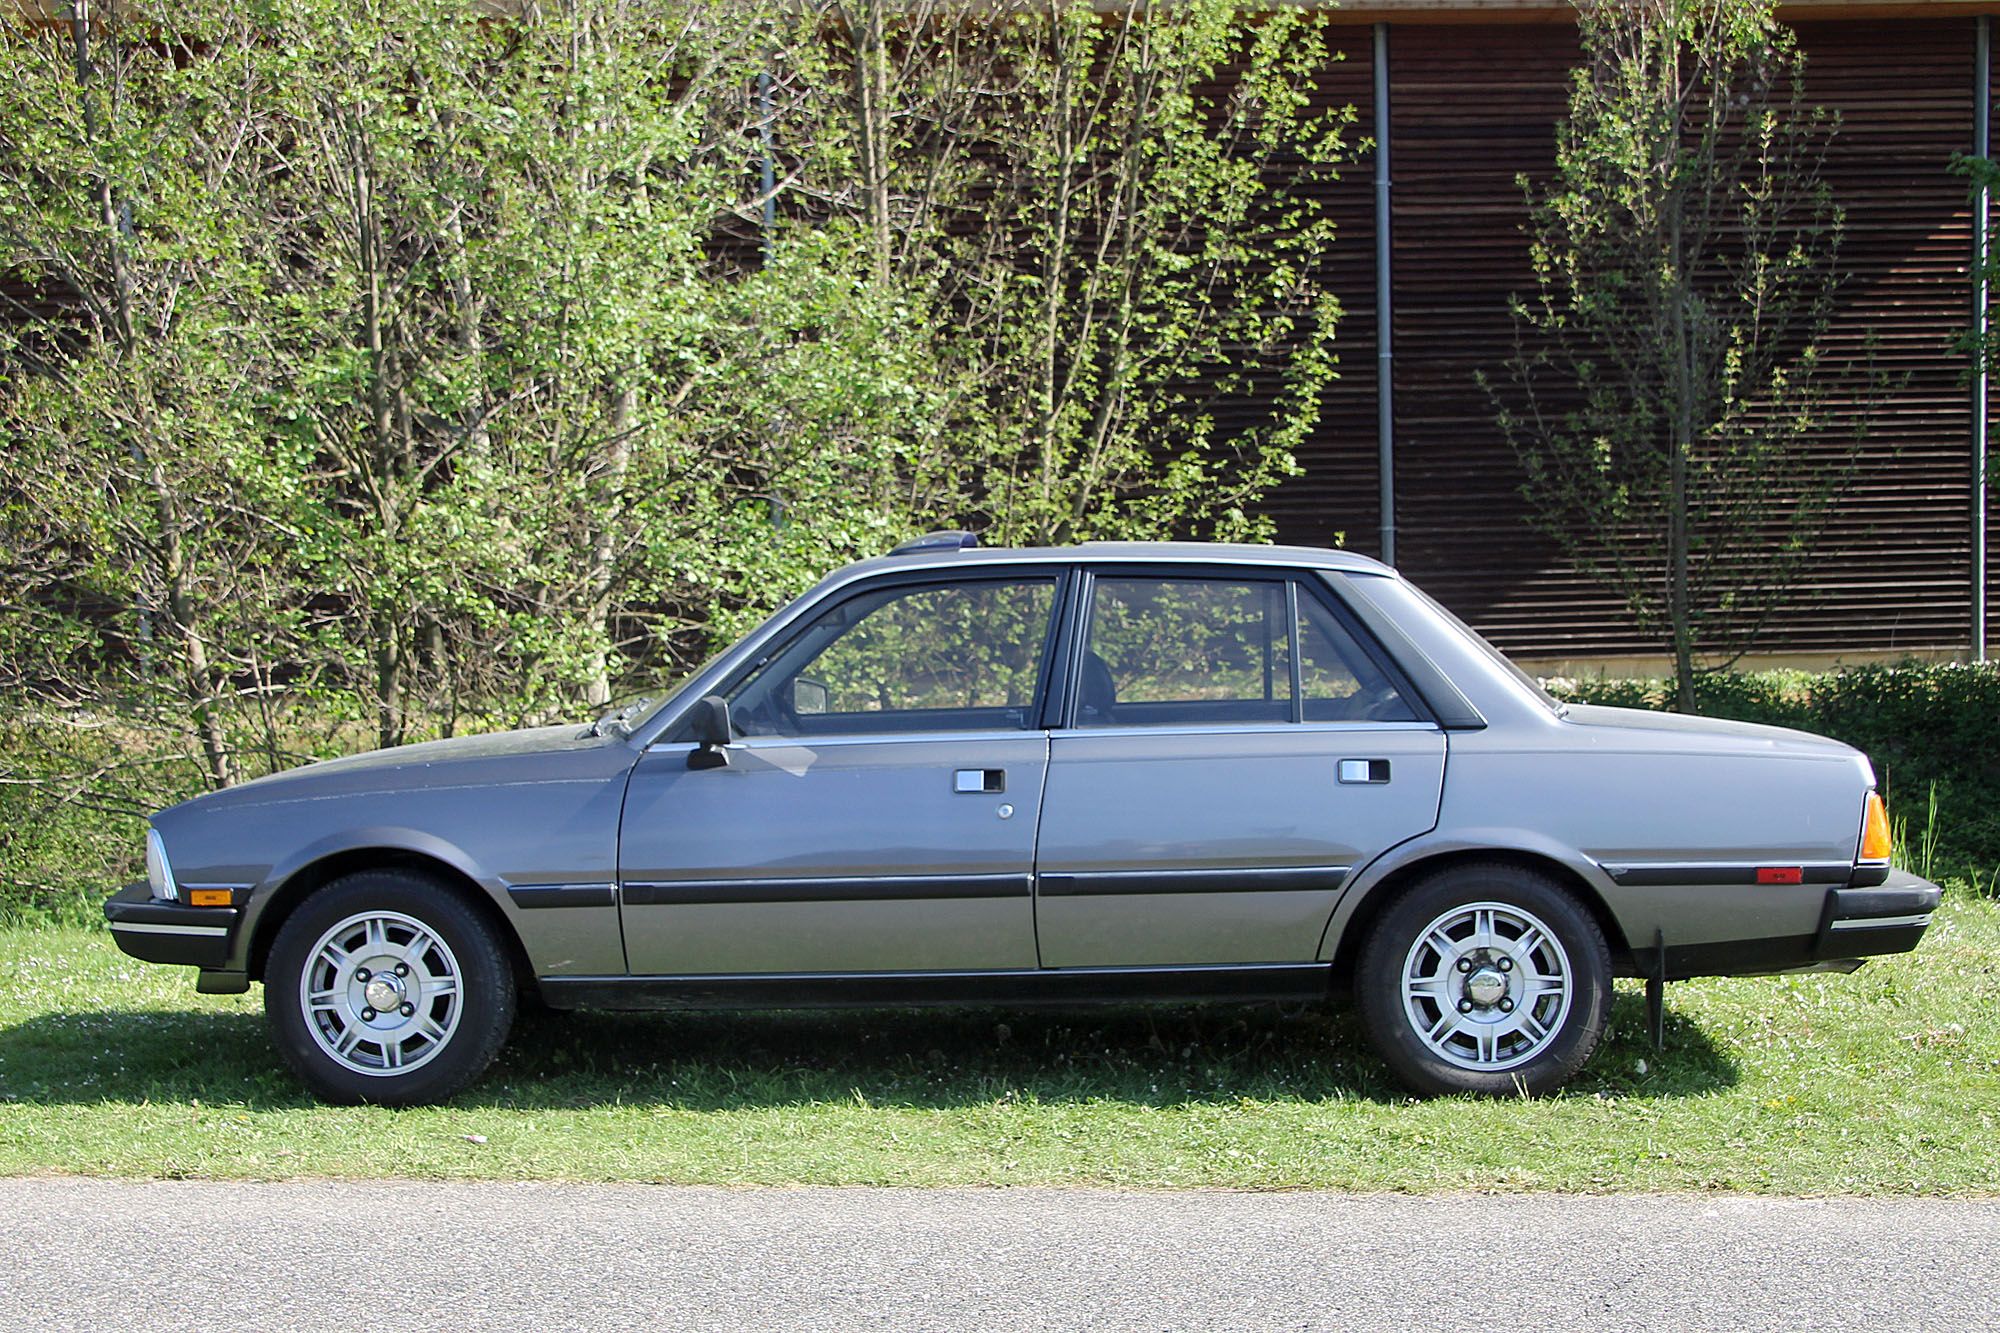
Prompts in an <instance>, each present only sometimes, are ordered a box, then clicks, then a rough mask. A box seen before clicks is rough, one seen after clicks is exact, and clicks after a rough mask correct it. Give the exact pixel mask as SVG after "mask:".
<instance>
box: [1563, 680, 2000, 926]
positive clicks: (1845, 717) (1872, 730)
mask: <svg viewBox="0 0 2000 1333" xmlns="http://www.w3.org/2000/svg"><path fill="white" fill-rule="evenodd" d="M1544 683H1545V684H1546V685H1547V686H1548V688H1549V690H1550V692H1551V693H1554V694H1555V695H1557V696H1558V697H1560V698H1565V699H1571V700H1574V701H1576V702H1578V703H1597V704H1612V705H1616V706H1619V707H1625V708H1656V709H1658V708H1665V707H1667V705H1668V701H1669V700H1670V699H1671V698H1672V692H1673V685H1672V682H1671V681H1666V680H1609V679H1606V680H1554V681H1547V682H1544ZM1695 698H1696V701H1697V703H1698V704H1699V706H1700V709H1701V711H1702V712H1703V713H1706V714H1708V715H1710V716H1712V717H1728V718H1737V719H1739V720H1742V721H1745V722H1764V723H1769V724H1771V725H1773V726H1780V727H1796V728H1798V729H1800V730H1802V731H1815V732H1819V733H1820V734H1822V735H1826V736H1832V737H1835V738H1836V739H1838V740H1843V741H1846V742H1847V743H1848V744H1849V745H1852V746H1854V747H1855V748H1856V749H1858V750H1861V751H1862V752H1864V753H1865V754H1867V755H1868V757H1869V758H1870V759H1872V760H1873V761H1874V763H1875V774H1876V777H1877V778H1878V779H1879V780H1880V782H1881V784H1882V794H1883V797H1884V798H1885V799H1886V800H1888V802H1889V806H1890V811H1891V814H1892V816H1894V817H1896V818H1897V819H1898V821H1899V823H1901V825H1902V827H1903V837H1902V839H1901V841H1902V842H1903V843H1904V844H1905V850H1906V851H1907V850H1909V848H1910V847H1911V846H1913V845H1916V844H1918V843H1920V842H1921V841H1923V840H1924V839H1925V837H1926V833H1927V832H1928V834H1929V837H1930V839H1932V840H1934V842H1935V854H1934V856H1933V857H1932V858H1931V864H1930V866H1929V869H1931V870H1932V871H1934V872H1935V873H1936V874H1940V875H1944V874H1951V875H1963V876H1965V877H1967V878H1969V879H1971V880H1972V881H1973V882H1974V883H1978V884H1986V885H1988V886H1990V885H1991V884H1992V883H1993V882H1994V879H1995V877H1996V873H2000V668H1996V667H1995V666H1994V665H1993V664H1991V663H1986V664H1980V665H1965V664H1961V663H1955V662H1951V663H1928V662H1905V663H1901V664H1899V665H1896V666H1881V665H1868V666H1854V667H1846V668H1843V669H1842V670H1839V671H1832V672H1826V673H1823V674H1811V673H1807V672H1800V671H1756V672H1745V673H1741V674H1720V673H1718V674H1711V675H1706V676H1703V677H1702V678H1701V680H1700V681H1699V683H1698V685H1697V687H1696V691H1695Z"/></svg>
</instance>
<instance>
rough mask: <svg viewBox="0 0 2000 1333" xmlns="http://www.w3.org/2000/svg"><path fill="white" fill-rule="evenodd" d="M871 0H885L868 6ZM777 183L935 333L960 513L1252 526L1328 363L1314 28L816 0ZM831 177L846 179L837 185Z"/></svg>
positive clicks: (1089, 532)
mask: <svg viewBox="0 0 2000 1333" xmlns="http://www.w3.org/2000/svg"><path fill="white" fill-rule="evenodd" d="M892 11H893V13H892ZM827 12H828V15H829V16H830V17H831V18H832V19H833V23H832V24H831V26H832V27H833V29H834V31H835V32H836V34H837V35H838V37H839V40H837V41H836V43H835V45H834V47H833V49H832V50H831V51H830V52H829V53H827V54H826V55H825V56H824V57H822V58H821V59H819V60H818V61H817V62H815V63H810V64H802V65H801V67H800V69H799V72H798V86H799V88H800V90H801V92H802V99H801V100H802V102H803V103H804V104H805V105H806V106H807V108H808V109H810V108H811V107H813V106H814V105H815V102H814V99H815V98H818V99H820V100H819V102H818V103H817V105H819V106H820V107H821V111H820V115H819V118H818V120H817V121H816V122H813V123H812V125H813V127H812V129H811V131H810V133H811V140H810V146H809V147H808V148H807V149H806V150H805V151H804V153H803V155H802V156H803V158H804V162H803V170H802V172H801V177H802V179H801V181H800V188H801V189H802V190H803V191H805V192H806V193H807V195H808V196H809V197H811V198H813V199H814V200H815V201H818V202H817V206H818V207H820V208H832V209H846V210H850V211H851V212H852V213H853V214H854V215H856V216H857V218H858V219H859V221H860V222H861V223H862V225H863V229H864V233H865V235H866V236H867V237H868V241H869V254H870V257H871V272H872V273H873V275H874V278H875V281H876V282H877V283H878V284H887V283H891V282H894V283H897V284H899V285H900V286H901V288H902V291H903V299H904V300H906V301H907V302H908V303H909V304H910V305H911V307H912V309H913V310H916V311H920V312H921V313H922V315H923V316H924V317H925V318H926V321H927V323H928V325H929V326H930V328H931V329H932V330H933V346H934V357H935V374H936V379H935V380H934V383H935V384H936V386H937V388H938V391H939V394H940V396H941V398H942V399H943V400H944V401H945V402H947V403H949V404H951V406H952V416H951V418H950V424H951V430H952V437H953V441H954V450H955V452H956V453H957V455H958V460H959V463H960V469H961V472H962V473H963V480H962V483H961V484H962V488H963V491H964V496H963V499H962V500H961V501H960V502H959V506H958V507H959V509H960V511H961V521H962V522H964V523H965V524H966V525H968V526H972V527H976V528H980V529H983V530H985V531H986V532H987V533H989V534H990V535H991V536H993V537H995V538H997V539H999V540H1002V541H1012V542H1026V543H1043V542H1061V541H1068V540H1077V539H1083V538H1090V537H1108V536H1123V537H1148V536H1155V537H1158V536H1171V535H1206V536H1214V537H1223V538H1229V537H1249V536H1254V535H1258V534H1260V533H1263V532H1266V531H1267V530H1268V524H1264V523H1260V522H1259V521H1258V520H1257V519H1256V518H1254V517H1253V516H1252V514H1251V508H1250V507H1251V504H1252V502H1253V501H1254V500H1255V499H1256V498H1257V497H1259V496H1261V495H1262V494H1263V493H1264V492H1266V491H1267V490H1268V489H1269V488H1270V487H1271V486H1273V485H1275V484H1276V483H1277V482H1278V481H1279V480H1280V479H1282V478H1283V477H1284V476H1287V475H1289V474H1291V473H1292V472H1294V471H1295V470H1296V464H1295V463H1294V461H1293V457H1292V452H1293V450H1294V448H1295V447H1296V446H1297V444H1298V443H1299V441H1300V440H1301V439H1302V438H1303V437H1304V435H1305V433H1306V432H1307V431H1309V430H1310V429H1311V428H1312V426H1313V424H1314V423H1315V422H1316V421H1317V420H1318V415H1319V404H1320V397H1321V394H1322V392H1323V390H1324V388H1325V386H1326V383H1327V381H1328V380H1329V379H1330V378H1331V376H1332V374H1333V371H1334V358H1333V352H1332V340H1333V332H1334V324H1335V321H1336V320H1337V318H1338V315H1339V306H1338V303H1337V302H1336V301H1335V300H1334V299H1333V297H1332V296H1331V294H1330V293H1328V292H1326V291H1324V290H1323V289H1322V288H1320V287H1319V286H1318V284H1317V281H1316V275H1317V272H1318V269H1319V265H1320V261H1321V259H1322V257H1323V255H1324V252H1325V249H1326V247H1327V246H1328V245H1329V244H1330V243H1331V241H1332V224H1331V221H1330V219H1329V218H1328V217H1327V215H1326V213H1325V211H1324V209H1323V207H1322V206H1321V197H1320V194H1319V190H1320V187H1321V186H1322V185H1323V183H1324V182H1326V181H1329V180H1331V179H1333V178H1334V176H1335V175H1336V174H1337V171H1338V167H1339V165H1340V164H1341V163H1342V162H1343V161H1344V160H1345V159H1346V156H1347V152H1348V149H1347V146H1346V144H1345V142H1344V140H1343V138H1342V131H1343V129H1344V127H1345V125H1346V124H1347V123H1348V122H1349V120H1350V119H1351V116H1352V108H1347V107H1328V106H1326V105H1324V104H1323V102H1322V101H1320V100H1316V96H1315V95H1316V91H1317V90H1316V86H1315V78H1316V75H1317V73H1318V72H1319V71H1320V70H1321V69H1322V68H1323V67H1324V65H1325V62H1326V61H1327V59H1328V55H1327V51H1326V48H1325V44H1324V42H1323V40H1322V36H1321V28H1322V22H1323V21H1322V19H1320V18H1319V17H1317V16H1312V15H1307V14H1302V13H1299V12H1297V11H1289V10H1279V11H1277V12H1274V13H1260V14H1258V15H1257V16H1256V17H1255V18H1254V19H1252V18H1251V17H1250V16H1249V15H1247V14H1246V11H1245V10H1244V8H1243V7H1242V6H1240V5H1238V4H1236V3H1233V2H1232V0H1194V2H1193V3H1189V4H1185V5H1174V6H1156V5H1155V6H1148V5H1143V4H1140V3H1137V0H1132V2H1130V3H1124V4H1119V5H1113V6H1105V5H1101V4H1092V3H1089V2H1088V0H1016V2H1015V3H1004V4H998V5H989V6H980V7H976V8H973V9H970V10H968V9H966V8H965V7H963V6H950V5H941V4H929V5H919V6H891V5H890V4H888V3H887V0H842V2H840V3H832V4H830V5H829V6H828V11H827ZM850 187H851V188H850Z"/></svg>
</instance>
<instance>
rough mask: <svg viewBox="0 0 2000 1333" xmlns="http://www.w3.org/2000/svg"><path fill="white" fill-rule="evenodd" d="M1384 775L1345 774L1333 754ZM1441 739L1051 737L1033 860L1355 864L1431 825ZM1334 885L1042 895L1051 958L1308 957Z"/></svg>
mask: <svg viewBox="0 0 2000 1333" xmlns="http://www.w3.org/2000/svg"><path fill="white" fill-rule="evenodd" d="M1347 758H1360V759H1387V760H1388V761H1389V762H1390V766H1391V780H1390V781H1389V782H1387V783H1384V784H1381V785H1356V784H1343V783H1341V782H1340V781H1338V779H1337V776H1336V774H1337V770H1338V767H1339V763H1340V760H1342V759H1347ZM1443 780H1444V737H1443V735H1442V733H1440V732H1439V731H1438V730H1437V729H1436V728H1434V727H1429V726H1416V725H1410V724H1402V725H1383V726H1370V725H1367V724H1361V723H1355V724H1345V725H1291V726H1285V725H1271V726H1262V727H1248V728H1221V727H1215V728H1179V727H1162V728H1131V729H1117V728H1113V729H1110V730H1091V731H1071V732H1058V733H1057V734H1056V735H1055V737H1054V739H1053V741H1052V742H1051V746H1050V760H1049V788H1048V798H1047V800H1046V802H1045V803H1044V809H1043V814H1042V834H1041V853H1040V856H1039V858H1038V859H1039V865H1038V869H1039V870H1040V872H1041V873H1042V874H1044V875H1049V874H1064V873H1079V872H1083V873H1089V872H1105V871H1125V870H1138V869H1152V870H1159V871H1168V872H1171V871H1175V870H1208V869H1235V868H1242V869H1252V868H1257V867H1282V866H1354V865H1359V864H1362V863H1364V862H1367V861H1370V860H1373V859H1374V857H1375V856H1376V855H1377V854H1379V853H1380V852H1381V851H1383V850H1384V849H1385V848H1387V847H1388V846H1390V845H1392V844H1394V843H1396V842H1400V841H1402V840H1403V839H1405V838H1409V837H1412V836H1414V835H1416V834H1418V833H1421V832H1423V831H1425V830H1426V829H1429V828H1430V827H1431V826H1432V825H1433V824H1435V823H1436V822H1437V811H1438V794H1439V790H1440V788H1441V786H1442V784H1443ZM1337 897H1338V889H1337V888H1326V889H1315V890H1293V891H1289V892H1277V893H1262V892H1244V891H1241V890H1239V889H1233V888H1232V889H1228V890H1223V891H1219V892H1197V893H1184V892H1177V893H1172V894H1135V895H1130V896H1126V895H1088V896H1077V897H1051V896H1048V895H1046V894H1045V895H1043V897H1042V898H1041V900H1040V902H1039V903H1038V904H1037V906H1036V921H1037V924H1038V925H1039V927H1040V933H1041V941H1042V962H1043V964H1044V965H1045V966H1049V967H1093V966H1140V965H1158V964H1171V963H1281V962H1295V961H1301V960H1305V959H1310V958H1311V957H1313V954H1314V950H1315V946H1316V945H1317V944H1318V941H1319V936H1320V931H1321V929H1322V927H1323V926H1324V924H1325V922H1326V919H1327V916H1328V914H1329V913H1330V912H1331V911H1332V908H1333V904H1334V901H1335V900H1336V898H1337Z"/></svg>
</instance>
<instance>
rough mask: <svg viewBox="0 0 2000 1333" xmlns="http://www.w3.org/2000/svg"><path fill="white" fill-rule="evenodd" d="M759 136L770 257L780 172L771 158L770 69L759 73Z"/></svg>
mask: <svg viewBox="0 0 2000 1333" xmlns="http://www.w3.org/2000/svg"><path fill="white" fill-rule="evenodd" d="M757 137H758V138H760V139H762V140H763V141H764V162H763V171H762V172H761V173H760V174H761V178H762V182H761V183H762V184H763V187H764V257H765V258H766V259H769V258H770V257H771V247H772V246H773V245H774V244H776V238H775V234H776V232H777V229H778V173H777V168H776V164H775V163H773V162H772V160H771V152H772V149H771V138H772V134H771V75H770V73H769V72H768V71H766V72H763V73H760V74H758V75H757Z"/></svg>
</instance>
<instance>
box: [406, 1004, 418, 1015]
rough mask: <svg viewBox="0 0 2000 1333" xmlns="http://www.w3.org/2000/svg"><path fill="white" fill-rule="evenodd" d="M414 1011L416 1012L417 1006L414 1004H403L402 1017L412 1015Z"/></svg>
mask: <svg viewBox="0 0 2000 1333" xmlns="http://www.w3.org/2000/svg"><path fill="white" fill-rule="evenodd" d="M416 1012H417V1006H415V1005H414V1004H406V1005H404V1006H403V1017H405V1018H409V1017H412V1016H413V1015H415V1014H416Z"/></svg>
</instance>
